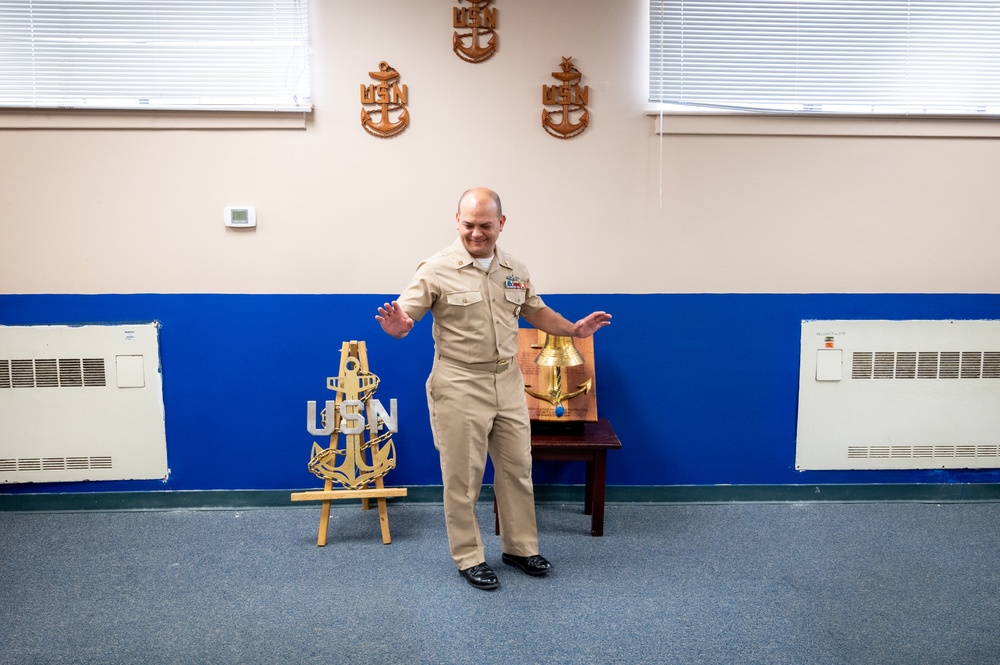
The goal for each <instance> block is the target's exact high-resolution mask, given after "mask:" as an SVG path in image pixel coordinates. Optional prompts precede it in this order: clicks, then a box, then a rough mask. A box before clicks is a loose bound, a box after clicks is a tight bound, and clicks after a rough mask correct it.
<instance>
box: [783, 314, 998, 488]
mask: <svg viewBox="0 0 1000 665" xmlns="http://www.w3.org/2000/svg"><path fill="white" fill-rule="evenodd" d="M801 342H802V345H801V363H800V374H799V411H798V428H797V436H796V445H795V467H796V468H797V469H799V470H821V469H945V468H955V469H958V468H996V467H998V466H1000V321H950V320H948V321H940V320H936V321H871V320H864V321H803V322H802V339H801Z"/></svg>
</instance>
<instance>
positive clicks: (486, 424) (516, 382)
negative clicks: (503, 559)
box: [427, 359, 538, 570]
mask: <svg viewBox="0 0 1000 665" xmlns="http://www.w3.org/2000/svg"><path fill="white" fill-rule="evenodd" d="M427 404H428V407H429V410H430V417H431V430H432V433H433V435H434V447H435V448H437V450H438V452H439V453H440V455H441V477H442V480H443V482H444V516H445V525H446V527H447V529H448V546H449V547H450V549H451V557H452V559H454V561H455V564H456V565H457V566H458V568H459V570H464V569H466V568H469V567H471V566H475V565H478V564H480V563H483V562H484V561H485V560H486V557H485V552H484V549H483V540H482V536H481V534H480V531H479V522H478V520H477V519H476V502H477V501H478V500H479V492H480V490H481V489H482V485H483V473H484V471H485V470H486V455H487V451H488V452H489V456H490V459H491V460H492V461H493V469H494V485H493V487H494V492H495V495H496V500H497V513H498V517H499V520H500V544H501V546H502V548H503V551H504V552H506V553H507V554H514V555H517V556H531V555H534V554H538V528H537V525H536V523H535V493H534V487H533V485H532V482H531V422H530V420H529V419H528V407H527V405H526V402H525V397H524V379H523V377H522V376H521V369H520V368H519V367H518V366H517V362H516V361H512V362H511V363H510V366H509V369H507V370H506V371H504V372H500V373H495V372H488V371H486V372H484V371H477V370H473V369H467V368H464V367H459V366H457V365H452V364H450V363H448V362H447V361H444V360H441V359H436V360H435V361H434V367H433V369H432V370H431V374H430V377H429V378H428V379H427Z"/></svg>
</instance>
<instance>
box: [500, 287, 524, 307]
mask: <svg viewBox="0 0 1000 665" xmlns="http://www.w3.org/2000/svg"><path fill="white" fill-rule="evenodd" d="M503 297H504V298H506V300H507V302H512V303H514V304H515V305H523V304H524V301H525V299H526V298H527V294H526V293H525V292H524V289H505V290H504V292H503Z"/></svg>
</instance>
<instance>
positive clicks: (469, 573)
mask: <svg viewBox="0 0 1000 665" xmlns="http://www.w3.org/2000/svg"><path fill="white" fill-rule="evenodd" d="M458 573H459V574H460V575H461V576H462V577H464V578H465V581H466V582H468V583H469V584H471V585H472V586H474V587H476V588H477V589H486V590H487V591H489V590H491V589H496V588H497V587H498V586H500V580H498V579H497V575H496V573H494V572H493V569H492V568H490V567H489V564H486V563H481V564H479V565H478V566H473V567H472V568H466V569H465V570H460V571H458Z"/></svg>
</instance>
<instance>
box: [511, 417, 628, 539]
mask: <svg viewBox="0 0 1000 665" xmlns="http://www.w3.org/2000/svg"><path fill="white" fill-rule="evenodd" d="M577 425H578V424H577ZM563 427H565V426H562V425H561V424H560V427H559V428H556V427H554V426H551V425H547V424H545V423H540V424H539V426H537V427H533V428H532V432H531V458H532V460H557V461H581V462H586V463H587V476H586V485H585V486H584V493H583V513H584V515H590V516H591V518H590V535H592V536H603V535H604V496H605V482H606V475H607V456H608V451H609V450H617V449H620V448H621V447H622V444H621V441H619V440H618V435H617V434H615V431H614V429H612V428H611V423H609V422H608V420H607V418H601V419H599V420H598V421H597V422H593V423H583V427H582V428H572V427H565V428H563ZM496 512H497V502H496V499H495V498H494V499H493V515H494V521H495V523H496V528H495V530H496V533H497V535H499V534H500V521H499V520H498V519H496Z"/></svg>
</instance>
